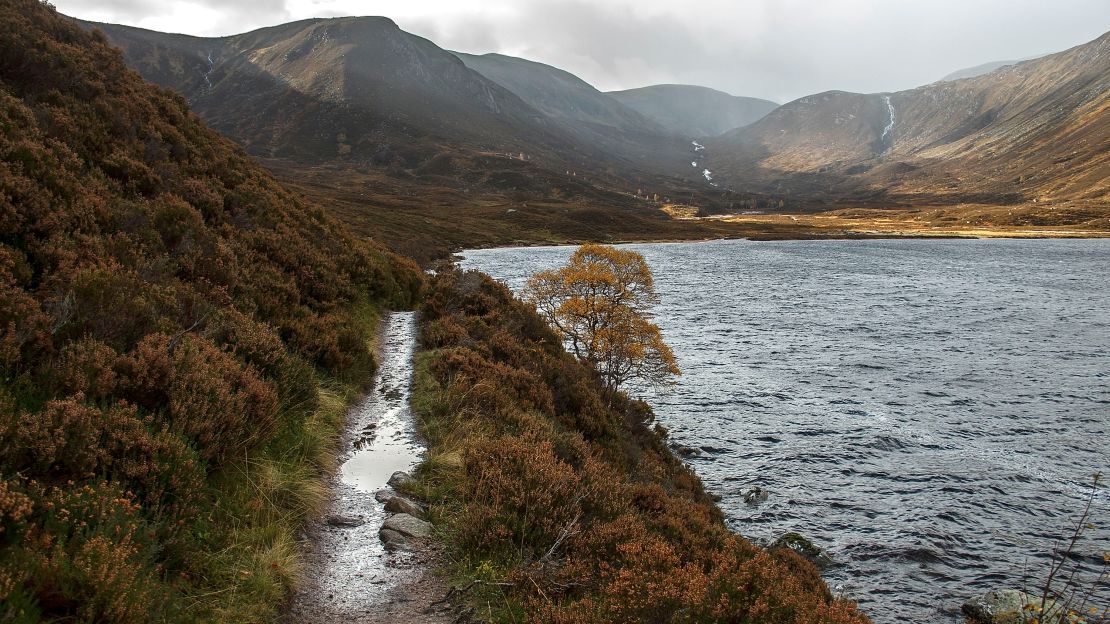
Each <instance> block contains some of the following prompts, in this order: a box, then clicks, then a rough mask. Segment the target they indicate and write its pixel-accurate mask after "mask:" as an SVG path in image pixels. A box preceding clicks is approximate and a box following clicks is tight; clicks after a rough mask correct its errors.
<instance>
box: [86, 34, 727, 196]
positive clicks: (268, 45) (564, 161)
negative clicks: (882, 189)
mask: <svg viewBox="0 0 1110 624" xmlns="http://www.w3.org/2000/svg"><path fill="white" fill-rule="evenodd" d="M84 25H85V27H86V28H94V27H95V28H99V29H101V30H102V31H104V32H105V34H106V35H107V36H108V38H109V40H110V41H111V42H112V43H114V44H116V45H119V46H120V47H121V48H122V49H123V50H124V54H125V56H126V58H127V60H128V63H129V64H131V65H132V66H133V67H135V68H136V69H138V70H139V72H140V73H142V74H143V76H144V77H146V78H147V79H149V80H152V81H154V82H156V83H158V84H161V85H164V86H168V87H172V88H174V89H177V90H179V91H181V92H182V93H183V94H185V96H186V98H187V99H188V100H189V102H190V104H191V105H192V106H193V107H194V108H195V109H196V110H197V111H198V112H199V113H200V114H201V116H202V117H203V118H204V119H205V120H206V121H207V122H208V123H210V124H212V125H213V126H214V127H216V128H217V129H219V130H220V131H221V132H224V133H225V134H227V135H228V136H230V137H232V138H233V139H235V140H236V141H238V142H239V143H241V144H242V145H243V146H244V147H245V148H246V149H247V150H248V151H249V152H250V153H252V154H254V155H257V156H261V157H275V158H283V159H295V160H298V161H301V162H304V163H306V164H325V163H327V164H331V163H336V162H340V163H348V164H352V165H354V166H364V165H369V166H373V167H375V168H378V169H383V170H388V171H392V172H395V173H398V174H407V173H411V172H414V171H418V170H422V169H424V168H426V167H428V166H430V164H431V163H432V162H433V161H436V159H441V158H443V157H448V158H454V159H455V162H457V163H463V162H479V161H484V160H485V157H486V156H489V155H494V156H498V157H500V158H508V157H510V156H511V157H514V158H518V159H519V158H521V157H523V159H524V160H525V161H527V162H528V163H530V164H531V165H532V166H534V167H541V168H544V169H546V171H547V172H548V174H551V175H557V176H571V178H573V180H572V181H573V182H574V183H575V184H578V185H581V184H583V183H589V184H595V185H601V186H603V187H606V188H616V189H619V190H620V191H622V192H625V193H627V192H629V191H635V190H636V189H639V188H641V187H643V186H645V185H648V186H666V187H668V188H671V187H674V186H675V185H678V186H679V187H682V188H683V190H682V192H687V191H686V190H685V188H686V186H688V185H691V184H693V185H697V186H699V187H703V188H705V189H706V190H711V187H708V185H707V184H706V183H705V181H704V180H702V179H700V177H699V176H698V175H697V172H695V171H692V169H691V168H690V167H689V163H688V162H687V152H688V151H689V145H688V142H683V141H682V140H679V139H677V138H676V137H673V136H670V135H667V134H666V133H665V132H663V130H662V129H661V128H659V127H658V126H657V125H655V124H653V123H652V122H650V121H649V120H647V119H645V118H644V117H643V116H642V115H640V114H638V113H636V112H635V111H632V110H630V109H628V108H627V107H624V106H622V105H621V104H620V103H618V102H615V101H612V100H611V99H609V98H608V97H606V96H605V95H604V94H602V93H600V92H598V91H597V90H596V89H594V88H593V87H591V86H589V85H588V84H586V83H585V82H583V81H581V80H579V79H578V78H576V77H574V76H573V75H571V74H568V73H566V72H563V71H561V70H558V69H555V68H552V67H549V66H546V65H542V64H539V63H532V62H529V61H523V60H521V59H513V58H510V57H492V56H491V57H473V58H467V61H468V62H471V63H473V64H474V65H475V66H478V65H481V67H482V69H483V70H484V71H486V72H488V73H490V74H491V75H492V76H494V77H495V78H496V80H493V79H490V78H488V77H486V76H485V75H483V74H482V73H480V72H478V71H474V70H473V69H471V68H469V67H467V65H466V63H464V61H463V60H462V59H460V57H459V56H456V55H454V54H452V53H450V52H448V51H446V50H443V49H441V48H439V47H438V46H436V45H435V44H434V43H432V42H430V41H428V40H427V39H423V38H421V37H417V36H414V35H411V34H409V33H406V32H404V31H402V30H401V29H399V28H398V27H397V25H396V24H394V23H393V22H392V21H391V20H389V19H386V18H381V17H351V18H335V19H312V20H304V21H300V22H293V23H289V24H283V25H280V26H275V27H271V28H263V29H260V30H256V31H252V32H249V33H245V34H241V35H235V36H230V37H222V38H212V39H204V38H197V37H189V36H184V35H172V34H165V33H157V32H151V31H146V30H142V29H137V28H131V27H125V26H118V25H111V24H92V23H84ZM501 82H503V83H504V84H505V85H511V86H512V87H513V89H514V90H510V89H509V88H506V86H504V85H503V84H501ZM515 91H519V94H518V93H516V92H515ZM456 157H458V158H456ZM436 162H438V161H436ZM406 172H407V173H406ZM484 174H485V172H484V171H475V170H462V169H459V168H458V167H455V168H454V169H453V171H452V173H451V177H452V178H453V180H454V181H453V182H452V184H456V185H465V186H469V185H471V184H472V181H473V180H475V179H480V178H483V177H484ZM551 175H543V176H539V177H543V178H550V177H551ZM441 179H444V180H446V178H441ZM514 186H518V185H514ZM550 188H552V186H551V185H549V184H545V185H544V189H545V192H546V190H547V189H550ZM676 192H677V191H676Z"/></svg>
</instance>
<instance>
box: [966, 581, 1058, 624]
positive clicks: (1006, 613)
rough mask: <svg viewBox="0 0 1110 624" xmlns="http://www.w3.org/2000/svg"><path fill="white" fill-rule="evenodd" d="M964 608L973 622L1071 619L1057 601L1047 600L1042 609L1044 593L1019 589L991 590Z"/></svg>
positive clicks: (1009, 623) (1046, 623)
mask: <svg viewBox="0 0 1110 624" xmlns="http://www.w3.org/2000/svg"><path fill="white" fill-rule="evenodd" d="M961 610H962V611H963V614H964V616H965V617H967V621H968V622H970V623H972V624H1025V622H1027V621H1032V617H1036V621H1038V622H1043V623H1044V624H1057V623H1059V622H1064V621H1067V618H1066V616H1065V613H1064V609H1063V608H1062V607H1058V606H1056V601H1054V600H1051V599H1049V600H1047V601H1045V603H1044V607H1043V611H1042V607H1041V597H1040V596H1035V595H1033V594H1029V593H1026V592H1023V591H1021V590H1017V589H1002V590H996V591H989V592H987V593H985V594H983V595H982V596H979V597H977V598H973V599H971V600H968V601H967V602H965V603H964V605H963V607H962V608H961ZM1026 616H1030V617H1029V618H1027V617H1026Z"/></svg>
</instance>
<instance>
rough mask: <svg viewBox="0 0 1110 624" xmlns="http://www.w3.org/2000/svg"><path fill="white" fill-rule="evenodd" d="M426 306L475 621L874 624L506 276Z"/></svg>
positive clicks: (469, 276) (438, 465)
mask: <svg viewBox="0 0 1110 624" xmlns="http://www.w3.org/2000/svg"><path fill="white" fill-rule="evenodd" d="M421 314H422V324H423V347H424V349H425V351H424V352H423V355H422V356H421V359H420V361H419V366H418V374H417V379H416V382H415V383H416V394H415V399H414V403H415V408H416V409H417V411H418V413H419V418H420V426H421V428H422V430H423V431H424V432H425V434H426V435H427V437H428V440H429V442H430V445H431V446H430V453H429V457H428V459H427V461H426V462H425V463H424V464H423V465H422V467H421V469H420V470H419V476H420V483H421V485H420V489H422V490H423V491H422V494H423V495H424V496H425V497H426V498H427V499H428V500H429V501H430V502H431V503H432V509H431V513H432V514H433V516H434V517H435V519H436V520H437V521H438V523H439V525H440V526H441V528H442V530H443V533H444V536H445V541H446V544H447V549H448V558H449V560H450V563H449V565H448V567H449V572H448V573H449V574H451V575H453V578H454V579H455V581H456V583H457V586H458V587H459V588H460V590H461V591H460V592H459V593H460V594H461V596H462V599H463V600H464V601H467V602H469V604H470V605H471V608H472V609H473V613H474V614H475V615H476V616H477V617H479V618H480V619H483V620H486V619H488V620H492V621H499V622H519V621H535V622H559V623H570V622H691V623H693V622H810V623H816V622H829V623H832V622H837V623H843V622H866V621H867V619H866V618H865V617H864V616H863V615H861V614H860V613H859V612H858V611H857V610H856V607H855V605H854V604H852V603H850V602H847V601H843V600H840V599H836V598H834V597H833V596H832V595H831V594H830V592H829V590H828V588H827V587H826V586H825V584H824V582H823V581H822V580H821V578H820V576H819V574H818V572H817V570H816V568H814V567H813V565H812V564H810V563H809V562H807V561H805V560H804V559H802V558H801V557H799V556H798V555H797V554H795V553H794V552H792V551H789V550H785V549H780V550H766V549H763V548H759V547H757V546H755V545H753V544H751V543H749V542H748V541H746V540H744V539H743V538H741V537H740V536H737V535H735V534H732V533H731V532H730V531H729V530H728V529H727V528H726V526H725V524H724V522H723V519H722V516H721V513H720V511H719V510H718V509H717V508H716V507H715V505H714V504H713V502H712V500H711V499H710V497H709V496H708V495H707V494H706V493H705V491H704V490H703V488H702V485H701V482H700V480H699V479H698V478H697V476H696V475H694V474H693V472H692V471H691V470H690V469H689V468H687V467H686V466H685V465H684V464H682V463H681V462H680V461H679V460H678V459H676V458H675V457H674V455H673V454H672V453H671V452H670V450H669V449H668V448H667V446H666V431H665V430H664V429H663V428H662V427H659V426H656V425H654V424H653V422H652V421H653V417H652V413H651V409H650V408H649V407H648V406H647V405H646V404H644V403H643V402H640V401H636V400H633V399H631V398H629V396H628V395H626V394H624V393H622V392H620V391H616V390H613V389H612V388H611V387H610V386H607V385H606V384H605V383H604V380H603V379H602V378H601V377H600V376H599V375H598V373H597V372H595V370H594V369H593V368H591V367H589V366H588V365H587V364H586V363H583V362H581V361H580V360H578V359H576V358H574V357H573V356H571V355H570V354H569V353H567V352H566V351H565V350H564V348H563V344H562V340H561V339H560V338H559V337H558V336H557V335H556V334H555V333H553V332H552V330H550V329H549V328H548V326H547V325H546V324H545V322H544V321H543V320H542V319H541V317H540V316H538V315H537V313H536V312H535V310H534V309H532V308H530V307H529V306H528V305H526V304H524V303H522V302H521V301H519V300H516V299H514V298H513V296H512V295H511V293H510V292H509V291H508V289H507V288H505V287H504V286H503V285H500V284H498V283H496V282H493V281H492V280H490V279H489V278H487V277H485V276H483V275H481V274H479V273H474V272H466V273H463V272H458V271H451V270H445V271H442V272H440V273H439V274H438V275H437V277H436V279H435V280H434V282H433V283H432V284H431V286H430V292H429V295H428V297H427V299H426V301H425V303H424V305H423V307H422V311H421Z"/></svg>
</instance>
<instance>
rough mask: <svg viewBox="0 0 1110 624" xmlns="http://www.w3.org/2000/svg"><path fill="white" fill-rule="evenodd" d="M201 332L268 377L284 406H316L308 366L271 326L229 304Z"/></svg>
mask: <svg viewBox="0 0 1110 624" xmlns="http://www.w3.org/2000/svg"><path fill="white" fill-rule="evenodd" d="M204 335H205V337H207V338H208V339H209V340H211V341H212V342H213V343H215V344H222V345H225V348H227V349H230V350H231V352H232V353H233V354H234V355H235V356H236V357H239V358H241V359H242V360H243V361H245V362H246V363H247V364H249V365H251V366H252V367H253V368H254V369H255V370H256V371H258V373H259V374H260V375H261V376H262V377H264V378H265V379H268V380H270V381H272V382H273V385H274V387H275V389H276V390H277V392H278V396H279V398H280V400H281V405H282V407H283V408H284V409H287V410H295V411H298V412H300V413H308V412H311V411H312V410H314V409H316V406H317V405H318V401H319V388H318V387H317V384H316V377H315V375H314V373H313V370H312V367H311V366H309V365H308V364H307V363H306V362H305V361H304V360H302V359H301V358H298V357H296V356H294V355H293V354H292V353H291V352H290V350H289V349H288V348H287V347H286V345H285V343H284V342H282V340H281V337H280V336H278V334H277V332H276V331H275V330H274V329H273V328H272V327H270V326H268V325H266V324H263V323H259V322H258V321H255V320H254V319H252V318H250V317H249V316H247V315H245V314H243V313H242V312H239V311H238V310H235V309H231V308H229V309H225V310H222V311H220V313H219V314H218V315H217V317H216V318H215V319H213V320H212V321H210V322H209V323H208V325H207V327H206V328H205V331H204Z"/></svg>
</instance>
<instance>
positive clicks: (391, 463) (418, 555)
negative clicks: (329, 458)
mask: <svg viewBox="0 0 1110 624" xmlns="http://www.w3.org/2000/svg"><path fill="white" fill-rule="evenodd" d="M383 325H384V330H383V334H382V336H381V343H380V344H381V349H380V352H379V361H380V362H381V367H380V369H379V372H378V376H377V379H376V380H375V383H374V387H373V390H371V392H370V393H369V394H368V395H367V396H366V397H365V398H364V399H363V400H362V402H361V403H360V404H359V405H358V406H357V407H356V408H355V409H354V410H353V411H352V412H351V414H350V416H349V422H348V426H347V431H346V434H345V436H344V440H343V442H342V444H343V446H342V448H344V449H346V451H345V453H344V455H343V456H342V457H341V458H340V460H341V462H342V464H341V466H340V469H339V473H338V474H337V475H335V477H334V482H333V484H332V501H331V503H330V507H329V509H328V511H327V513H326V514H325V516H324V518H322V519H321V521H320V522H319V523H318V524H317V525H316V526H314V527H312V529H311V530H310V531H309V533H308V536H307V537H308V539H307V543H306V552H305V569H304V578H305V579H306V582H305V585H304V587H303V588H302V589H301V591H300V592H298V593H297V595H296V596H295V597H294V598H293V601H292V603H291V604H290V608H289V611H288V612H287V614H286V616H285V617H284V618H283V620H284V622H287V623H288V624H324V623H328V624H331V623H335V622H343V623H356V624H361V623H376V622H414V623H421V624H423V623H426V624H439V623H441V622H442V623H447V622H453V621H454V617H453V616H452V615H451V614H450V613H449V612H448V611H447V610H446V606H444V605H441V604H439V603H437V601H438V600H440V599H442V598H443V597H444V595H446V593H447V588H446V587H444V586H443V584H442V582H441V581H439V580H438V579H437V578H436V577H435V575H434V574H432V573H431V572H430V570H431V569H432V568H434V566H435V564H436V561H437V557H438V553H437V551H436V550H435V547H434V545H432V544H424V545H419V544H417V545H414V546H413V547H412V548H409V549H400V550H395V551H392V552H391V551H389V550H387V549H386V548H385V547H384V545H383V544H382V541H381V539H380V538H379V536H378V530H379V529H380V528H381V525H382V522H384V521H385V519H386V517H387V515H388V514H387V513H386V512H385V509H384V506H383V505H382V503H380V502H378V501H377V500H375V497H374V494H375V492H377V491H379V490H382V489H387V486H386V482H387V481H388V480H389V478H390V476H391V475H392V474H393V473H394V472H395V471H399V470H400V471H407V470H410V469H411V468H412V467H413V466H414V465H415V464H416V462H417V460H418V459H419V456H420V453H421V452H422V451H423V447H422V446H421V444H420V443H419V441H418V440H417V439H416V437H415V435H414V431H413V423H412V414H411V413H410V411H409V396H410V385H411V380H412V359H413V352H414V349H415V341H416V321H415V317H414V314H413V313H411V312H395V313H392V314H391V315H390V316H389V317H388V319H386V320H385V321H384V322H383Z"/></svg>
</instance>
